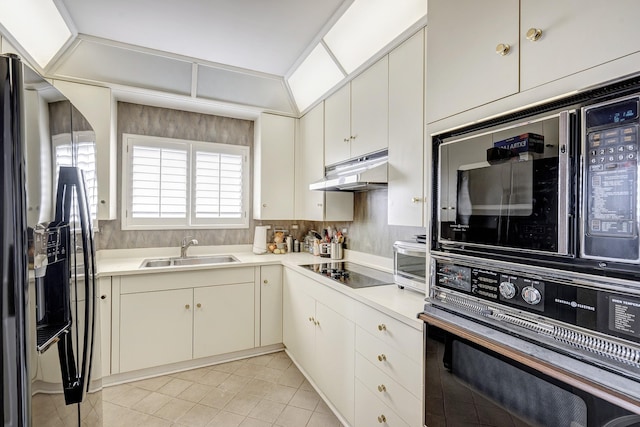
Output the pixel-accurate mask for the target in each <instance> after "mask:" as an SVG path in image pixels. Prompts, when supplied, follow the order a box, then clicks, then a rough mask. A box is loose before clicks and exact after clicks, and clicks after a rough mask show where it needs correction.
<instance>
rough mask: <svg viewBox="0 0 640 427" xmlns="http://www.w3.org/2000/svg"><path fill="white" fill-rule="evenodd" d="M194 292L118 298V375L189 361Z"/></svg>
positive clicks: (177, 290)
mask: <svg viewBox="0 0 640 427" xmlns="http://www.w3.org/2000/svg"><path fill="white" fill-rule="evenodd" d="M192 305H193V289H174V290H167V291H158V292H144V293H133V294H126V295H122V296H121V297H120V325H121V329H120V371H121V372H126V371H133V370H136V369H142V368H149V367H152V366H159V365H166V364H169V363H174V362H181V361H183V360H188V359H191V352H192V348H191V347H192V339H193V310H192Z"/></svg>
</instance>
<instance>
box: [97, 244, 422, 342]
mask: <svg viewBox="0 0 640 427" xmlns="http://www.w3.org/2000/svg"><path fill="white" fill-rule="evenodd" d="M251 248H252V246H251V245H225V246H193V247H191V248H189V256H205V255H215V254H225V255H233V256H234V257H236V258H237V259H238V260H239V261H240V262H234V263H220V264H210V265H191V266H179V267H176V266H169V267H154V268H140V265H141V264H142V262H143V261H144V260H146V259H149V258H167V257H178V256H179V255H180V249H179V248H177V247H174V248H141V249H118V250H102V251H98V253H97V256H96V259H97V275H98V276H102V277H104V276H125V275H132V274H148V273H160V272H167V273H169V272H179V271H193V270H214V269H218V268H230V267H253V266H260V265H269V264H280V265H283V266H285V267H289V268H292V269H294V270H295V271H297V272H299V273H301V274H304V275H305V276H308V277H310V278H312V279H314V280H316V281H317V282H320V283H323V284H325V285H327V286H328V287H331V288H332V289H334V290H336V291H337V292H341V293H343V294H345V295H347V296H349V297H351V298H353V299H355V300H357V301H360V302H362V303H364V304H367V305H369V306H371V307H373V308H375V309H377V310H380V311H381V312H383V313H385V314H387V315H389V316H391V317H393V318H395V319H397V320H399V321H401V322H403V323H405V324H407V325H410V326H411V327H413V328H415V329H419V330H422V327H423V322H422V321H421V320H419V319H418V318H417V315H418V313H421V312H422V311H423V309H424V297H425V296H424V295H423V294H421V293H419V292H415V291H413V290H409V289H400V288H398V287H397V286H396V285H382V286H373V287H368V288H360V289H352V288H350V287H348V286H345V285H342V284H340V283H338V282H336V281H334V280H331V279H329V278H327V277H324V276H321V275H319V274H317V273H314V272H313V271H310V270H307V269H305V268H302V267H299V266H300V265H303V264H317V263H324V262H330V261H331V260H330V259H329V258H321V257H318V256H313V255H311V254H309V253H306V252H297V253H291V254H284V255H274V254H264V255H256V254H254V253H252V252H251ZM343 261H349V262H354V263H357V264H360V265H365V266H367V267H372V268H376V269H379V270H383V271H386V272H388V273H391V272H392V267H393V261H392V260H391V259H389V258H384V257H380V256H376V255H371V254H366V253H362V252H355V251H349V250H345V258H344V260H343Z"/></svg>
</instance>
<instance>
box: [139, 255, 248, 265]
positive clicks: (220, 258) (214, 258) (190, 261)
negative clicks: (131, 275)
mask: <svg viewBox="0 0 640 427" xmlns="http://www.w3.org/2000/svg"><path fill="white" fill-rule="evenodd" d="M226 262H240V261H239V260H238V258H236V257H234V256H233V255H209V256H198V257H187V258H160V259H145V260H144V261H142V265H140V268H154V267H170V266H176V267H179V266H183V265H209V264H221V263H226Z"/></svg>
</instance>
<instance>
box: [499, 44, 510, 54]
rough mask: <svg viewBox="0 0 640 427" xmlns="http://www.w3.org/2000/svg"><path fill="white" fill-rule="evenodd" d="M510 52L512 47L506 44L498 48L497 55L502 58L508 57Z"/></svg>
mask: <svg viewBox="0 0 640 427" xmlns="http://www.w3.org/2000/svg"><path fill="white" fill-rule="evenodd" d="M510 50H511V46H509V45H508V44H505V43H500V44H499V45H498V46H496V53H497V54H498V55H500V56H506V55H508V54H509V51H510Z"/></svg>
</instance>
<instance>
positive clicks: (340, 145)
mask: <svg viewBox="0 0 640 427" xmlns="http://www.w3.org/2000/svg"><path fill="white" fill-rule="evenodd" d="M350 137H351V85H349V84H346V85H344V86H343V87H342V88H340V89H339V90H338V91H337V92H336V93H334V94H333V95H331V96H330V97H329V98H327V99H326V100H325V101H324V164H325V166H327V165H332V164H334V163H338V162H340V161H342V160H347V159H348V158H349V157H351V154H350V150H351V148H350V145H351V140H350Z"/></svg>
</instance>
